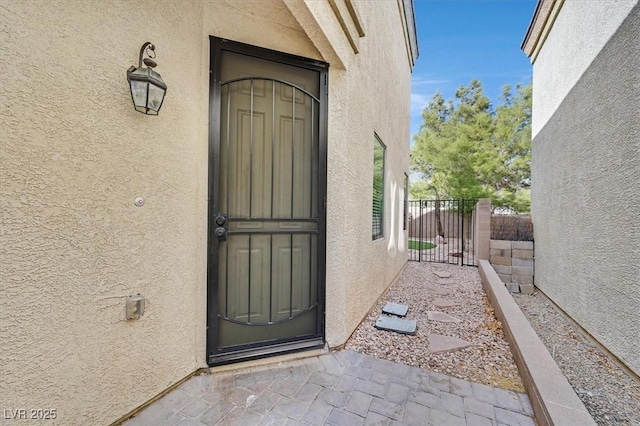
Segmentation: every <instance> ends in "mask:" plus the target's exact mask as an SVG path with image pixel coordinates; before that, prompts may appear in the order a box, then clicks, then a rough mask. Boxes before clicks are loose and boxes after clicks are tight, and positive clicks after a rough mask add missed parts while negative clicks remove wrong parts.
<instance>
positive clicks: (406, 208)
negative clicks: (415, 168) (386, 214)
mask: <svg viewBox="0 0 640 426" xmlns="http://www.w3.org/2000/svg"><path fill="white" fill-rule="evenodd" d="M408 216H409V176H408V175H407V174H406V173H405V174H404V216H403V219H404V220H403V222H402V223H403V226H402V229H403V230H405V231H406V230H407V223H408V220H409V217H408Z"/></svg>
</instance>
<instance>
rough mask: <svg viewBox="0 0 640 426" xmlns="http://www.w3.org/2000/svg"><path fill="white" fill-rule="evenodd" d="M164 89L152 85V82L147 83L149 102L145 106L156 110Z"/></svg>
mask: <svg viewBox="0 0 640 426" xmlns="http://www.w3.org/2000/svg"><path fill="white" fill-rule="evenodd" d="M164 92H165V91H164V89H162V88H160V87H158V86H156V85H154V84H153V83H151V84H149V102H148V104H147V107H148V108H149V109H150V110H153V111H156V112H158V110H160V107H161V106H162V99H164Z"/></svg>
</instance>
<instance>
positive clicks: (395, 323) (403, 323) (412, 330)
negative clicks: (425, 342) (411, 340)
mask: <svg viewBox="0 0 640 426" xmlns="http://www.w3.org/2000/svg"><path fill="white" fill-rule="evenodd" d="M376 328H378V329H380V330H388V331H395V332H396V333H402V334H411V335H413V334H416V331H417V330H418V323H417V322H416V320H407V319H401V318H394V317H386V316H380V317H378V319H377V320H376Z"/></svg>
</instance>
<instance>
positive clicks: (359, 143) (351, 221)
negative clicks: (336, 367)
mask: <svg viewBox="0 0 640 426" xmlns="http://www.w3.org/2000/svg"><path fill="white" fill-rule="evenodd" d="M309 3H310V6H312V7H321V4H322V2H309ZM356 6H357V7H358V11H359V13H360V16H361V18H362V21H363V24H364V27H365V29H366V31H367V32H366V35H365V37H363V38H361V39H360V43H359V48H360V53H359V54H358V55H355V54H353V52H351V54H350V55H345V56H343V60H344V64H345V67H346V71H345V70H339V69H335V70H334V69H330V76H329V79H330V80H329V135H328V137H329V146H328V194H327V314H326V320H327V340H328V342H329V345H330V346H333V347H335V346H339V345H342V344H344V343H345V342H346V340H347V338H348V337H349V336H350V335H351V333H352V332H353V330H354V329H355V327H356V326H357V325H358V324H359V323H360V321H361V320H362V319H363V317H364V316H365V315H366V313H367V311H368V310H369V309H370V308H371V306H372V305H373V304H374V303H375V301H376V300H377V299H378V297H380V295H381V294H382V292H383V291H384V289H385V288H386V287H387V286H388V285H389V284H390V283H391V281H392V280H393V279H394V277H395V276H396V275H397V274H398V273H399V271H400V270H401V268H402V267H403V265H404V264H405V263H406V260H407V252H406V246H405V241H406V236H405V231H404V230H403V226H402V221H403V211H404V210H403V199H404V189H403V182H404V173H405V172H406V171H407V170H408V167H409V164H408V160H409V142H408V141H409V114H408V111H409V109H410V105H409V100H410V83H411V82H410V71H411V70H410V66H409V62H408V60H407V53H406V48H405V44H404V36H403V34H402V32H401V28H400V22H401V21H400V12H399V10H398V5H397V3H396V2H391V1H385V2H377V3H375V7H373V6H372V4H371V3H370V2H367V1H362V2H356ZM317 13H318V14H319V12H317ZM324 28H331V31H333V32H335V33H337V32H338V31H341V30H340V29H339V27H336V26H333V27H329V26H327V25H325V26H324ZM342 37H344V36H342ZM335 38H336V39H337V38H338V36H337V35H335ZM345 50H346V49H345ZM383 64H384V65H383ZM381 65H383V66H381ZM392 111H393V112H397V114H391V113H390V112H392ZM346 117H348V118H349V119H348V120H345V119H344V118H346ZM374 132H375V133H376V134H377V135H378V136H379V137H380V139H381V140H382V142H383V143H384V144H385V145H386V159H385V195H384V197H385V201H384V203H385V211H384V238H382V239H379V240H376V241H372V240H371V205H372V192H373V142H374Z"/></svg>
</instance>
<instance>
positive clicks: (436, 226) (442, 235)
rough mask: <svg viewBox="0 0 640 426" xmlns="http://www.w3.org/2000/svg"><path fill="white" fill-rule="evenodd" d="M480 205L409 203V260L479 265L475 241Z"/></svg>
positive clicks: (445, 201) (421, 201) (474, 202)
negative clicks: (476, 210)
mask: <svg viewBox="0 0 640 426" xmlns="http://www.w3.org/2000/svg"><path fill="white" fill-rule="evenodd" d="M477 201H478V200H411V201H409V217H408V220H409V227H408V231H409V260H411V261H414V262H438V263H450V264H455V265H470V266H475V265H477V264H478V261H477V259H476V254H475V250H474V241H473V235H474V229H473V227H474V222H475V217H474V208H475V205H476V203H477Z"/></svg>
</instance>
